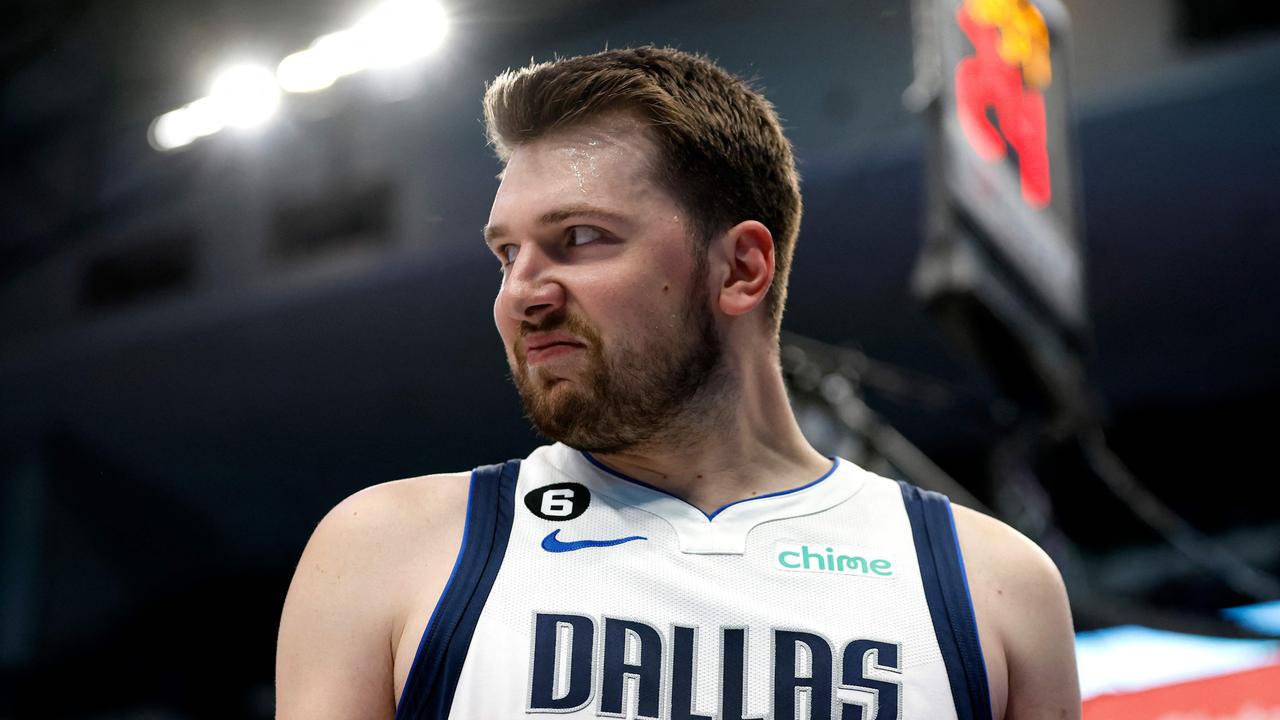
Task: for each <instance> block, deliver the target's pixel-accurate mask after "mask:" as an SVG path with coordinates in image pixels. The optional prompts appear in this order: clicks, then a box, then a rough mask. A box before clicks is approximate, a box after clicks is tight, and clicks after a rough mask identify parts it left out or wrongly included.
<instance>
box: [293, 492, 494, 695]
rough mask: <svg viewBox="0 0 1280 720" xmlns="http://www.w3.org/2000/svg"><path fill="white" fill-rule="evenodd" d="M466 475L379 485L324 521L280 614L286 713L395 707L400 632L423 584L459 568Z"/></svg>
mask: <svg viewBox="0 0 1280 720" xmlns="http://www.w3.org/2000/svg"><path fill="white" fill-rule="evenodd" d="M468 477H469V476H468V475H467V474H466V473H449V474H441V475H427V476H422V477H416V478H407V479H404V480H396V481H393V482H388V483H382V484H379V485H374V486H372V487H369V488H365V489H364V490H361V491H359V492H357V493H354V494H352V495H351V496H350V497H348V498H346V499H345V500H343V501H342V502H340V503H338V504H337V505H336V506H334V508H333V509H332V510H330V511H329V513H328V514H326V515H325V517H324V518H323V519H322V520H321V521H320V523H319V524H318V525H317V527H316V529H315V531H314V532H313V533H312V535H311V539H310V540H309V541H308V543H307V546H306V548H305V549H304V550H303V553H302V557H301V559H300V560H299V561H298V567H297V569H296V571H295V573H294V576H293V581H292V583H291V584H290V586H289V593H288V596H287V597H286V599H285V604H284V610H283V613H282V615H281V620H280V634H279V638H278V646H277V654H276V694H277V712H278V717H280V718H291V717H298V718H302V717H306V718H329V717H333V718H338V717H343V718H390V717H392V716H393V715H394V712H395V693H394V685H395V683H394V680H393V666H394V656H393V653H394V647H395V640H396V638H397V636H398V632H399V630H400V628H401V627H402V626H403V624H404V617H405V614H406V613H407V612H408V608H409V607H410V606H412V605H413V604H414V603H415V602H416V601H417V598H418V596H419V594H420V593H421V592H422V591H423V590H422V589H423V587H424V586H427V587H428V588H429V587H430V586H432V585H433V584H434V581H435V577H436V576H437V575H440V574H441V573H442V572H443V573H444V574H445V575H446V577H447V573H448V572H449V569H450V567H451V566H452V562H453V554H456V547H457V545H458V543H459V542H460V536H461V532H462V526H463V523H464V521H465V512H466V502H467V491H468V485H469V483H468V482H467V478H468ZM455 536H457V537H455ZM450 543H451V544H452V545H453V547H454V551H453V554H450V555H449V556H448V557H447V558H441V557H440V556H437V555H435V554H431V553H422V552H421V548H423V547H432V546H448V545H449V544H450ZM441 568H443V569H441ZM443 582H444V581H443V580H441V581H440V584H441V585H443ZM437 592H438V589H437Z"/></svg>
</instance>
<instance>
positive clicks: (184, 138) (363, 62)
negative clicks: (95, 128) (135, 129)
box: [147, 0, 449, 151]
mask: <svg viewBox="0 0 1280 720" xmlns="http://www.w3.org/2000/svg"><path fill="white" fill-rule="evenodd" d="M448 31H449V18H448V15H447V14H446V13H445V11H444V8H443V7H442V6H441V5H440V4H439V3H438V2H435V0H387V1H386V2H384V3H383V4H381V5H378V6H376V7H374V8H373V9H372V10H371V11H369V12H368V13H367V14H366V15H364V16H363V17H362V18H361V19H360V20H359V21H358V22H356V23H355V24H354V25H353V26H352V27H350V28H348V29H346V30H339V31H337V32H333V33H329V34H327V35H322V36H321V37H318V38H316V39H315V40H314V41H313V42H312V43H311V45H310V46H309V47H307V48H306V49H304V50H300V51H298V52H295V53H293V54H291V55H288V56H287V57H285V58H284V59H283V60H281V61H280V63H279V64H278V65H277V67H276V70H275V72H274V73H272V72H271V71H270V70H268V69H267V68H264V67H261V66H256V65H236V66H232V67H230V68H227V69H226V70H224V71H222V72H221V73H219V75H218V76H217V78H216V79H215V80H214V82H213V86H212V88H211V91H210V93H209V95H208V96H207V97H203V98H200V99H199V100H196V101H194V102H191V103H188V104H187V105H185V106H183V107H181V108H178V109H177V110H172V111H170V112H167V113H165V114H163V115H161V116H160V117H157V118H156V119H155V120H153V121H152V123H151V127H150V129H149V130H148V132H147V135H148V139H149V140H150V142H151V145H152V147H155V148H156V149H157V150H164V151H168V150H176V149H178V148H181V147H184V146H186V145H189V144H191V143H192V142H194V141H195V140H197V139H199V138H201V137H204V136H206V135H212V134H214V133H216V132H219V131H220V130H222V129H223V128H227V127H233V128H252V127H256V126H258V125H261V124H262V123H264V122H266V121H267V120H268V119H270V118H271V116H272V115H274V114H275V112H276V110H277V109H278V108H279V105H280V101H281V91H284V92H286V93H291V94H292V93H311V92H318V91H321V90H324V89H326V88H329V87H330V86H332V85H333V84H334V83H335V82H337V80H338V79H340V78H342V77H345V76H347V75H353V74H355V73H358V72H362V71H365V70H376V69H384V68H393V67H397V66H402V65H406V64H408V63H412V62H414V61H416V60H420V59H422V58H424V57H426V56H427V55H429V54H431V53H432V52H434V51H435V50H436V49H438V48H439V47H440V45H441V44H443V42H444V39H445V37H446V36H447V35H448Z"/></svg>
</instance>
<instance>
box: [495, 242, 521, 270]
mask: <svg viewBox="0 0 1280 720" xmlns="http://www.w3.org/2000/svg"><path fill="white" fill-rule="evenodd" d="M497 252H498V260H500V261H501V262H502V266H503V267H507V266H508V265H510V264H511V263H514V262H515V261H516V255H517V254H518V253H519V252H520V247H519V246H517V245H511V244H507V245H501V246H499V247H498V250H497Z"/></svg>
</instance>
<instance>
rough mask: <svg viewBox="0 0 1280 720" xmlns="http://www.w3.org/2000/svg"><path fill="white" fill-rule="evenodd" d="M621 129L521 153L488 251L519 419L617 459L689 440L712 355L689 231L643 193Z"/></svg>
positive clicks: (642, 157)
mask: <svg viewBox="0 0 1280 720" xmlns="http://www.w3.org/2000/svg"><path fill="white" fill-rule="evenodd" d="M655 152H656V149H655V147H654V145H653V143H652V141H651V140H649V138H648V137H647V135H646V134H645V132H644V130H643V128H642V127H640V126H639V125H638V123H637V122H636V121H635V120H634V119H632V118H630V117H629V116H615V117H612V118H606V119H603V120H600V121H597V122H594V123H591V124H588V125H585V126H582V127H579V128H573V129H570V130H566V131H562V132H558V133H555V134H552V135H549V136H547V137H543V138H539V139H538V140H536V141H534V142H531V143H528V144H526V145H524V146H521V147H520V148H518V149H517V150H516V151H515V152H514V153H513V154H512V156H511V158H510V160H509V162H508V163H507V167H506V170H505V172H504V174H503V179H502V185H501V186H500V187H499V189H498V193H497V196H496V197H495V198H494V202H493V209H492V211H491V213H490V216H489V224H488V226H487V227H486V228H485V234H486V241H487V242H488V244H489V246H490V249H491V250H492V251H493V252H494V254H495V255H496V256H497V257H498V259H499V262H501V263H502V286H501V288H500V289H499V291H498V297H497V300H496V301H495V303H494V321H495V323H496V324H497V326H498V332H499V334H500V335H501V336H502V340H503V343H504V345H505V346H506V351H507V362H508V364H509V365H510V367H511V376H512V378H513V380H514V382H515V385H516V388H517V389H518V390H519V392H520V397H521V400H522V401H523V403H524V407H525V412H526V414H527V415H528V416H529V419H530V420H531V421H532V422H533V423H534V425H535V426H536V427H537V428H538V430H539V431H541V432H542V433H543V434H544V435H546V436H547V437H550V438H552V439H553V440H558V441H561V442H564V443H565V444H567V445H570V446H572V447H575V448H578V449H581V450H588V451H594V452H619V451H622V450H627V449H630V448H634V447H637V446H640V445H643V444H646V443H653V442H663V441H670V440H671V439H673V438H676V437H679V436H682V435H685V434H687V432H686V431H687V430H688V429H689V428H690V427H692V426H694V424H695V423H694V421H695V420H696V417H697V416H698V415H700V412H699V408H700V407H701V406H703V405H705V404H706V400H707V398H708V397H709V396H710V395H713V394H714V392H713V390H714V388H715V387H717V386H718V385H719V383H718V382H717V378H718V377H719V375H720V372H719V370H720V369H721V362H720V360H721V349H720V342H719V336H718V333H717V330H716V323H715V318H714V315H713V313H712V310H711V302H712V297H711V295H710V294H709V292H708V283H707V278H706V267H705V266H706V264H705V262H700V261H699V259H698V258H697V257H695V255H696V253H694V252H693V243H692V237H693V235H692V232H693V225H692V223H691V222H690V219H689V218H688V217H687V216H686V214H685V212H684V211H683V210H682V209H681V208H680V206H679V205H678V203H676V202H675V201H674V200H673V199H672V198H671V197H670V196H669V195H668V194H667V193H666V192H665V191H664V190H662V189H661V188H659V187H658V185H657V184H656V183H655V182H654V181H653V180H652V179H651V177H650V170H649V164H648V158H651V157H653V155H654V153H655Z"/></svg>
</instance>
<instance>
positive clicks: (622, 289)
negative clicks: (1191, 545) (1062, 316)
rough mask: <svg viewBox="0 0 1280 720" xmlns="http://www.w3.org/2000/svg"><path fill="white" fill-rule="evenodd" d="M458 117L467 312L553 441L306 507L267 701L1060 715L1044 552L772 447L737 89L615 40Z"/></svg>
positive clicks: (1058, 629) (794, 207)
mask: <svg viewBox="0 0 1280 720" xmlns="http://www.w3.org/2000/svg"><path fill="white" fill-rule="evenodd" d="M485 115H486V119H487V123H488V130H489V135H490V138H491V140H492V142H493V144H494V145H495V147H496V148H497V152H498V155H499V157H500V158H501V159H502V161H503V163H504V165H505V170H504V172H503V175H502V182H501V185H500V187H499V188H498V191H497V195H496V197H495V198H494V202H493V208H492V212H491V214H490V217H489V223H488V225H487V226H486V227H485V241H486V242H487V244H488V247H489V249H490V250H491V251H492V253H493V255H494V256H495V257H496V258H497V260H498V262H499V263H500V264H501V268H502V284H501V287H500V288H499V290H498V296H497V300H496V301H495V303H494V321H495V323H496V324H497V327H498V333H499V334H500V335H501V337H502V341H503V343H504V345H505V347H506V353H507V360H508V362H509V363H510V366H511V374H512V377H513V378H514V380H515V384H516V386H517V388H518V390H519V392H520V396H521V398H522V400H523V402H524V405H525V409H526V411H527V413H528V415H529V417H530V419H531V420H532V421H533V422H534V423H535V424H536V426H537V427H538V429H539V430H540V431H541V432H542V433H543V434H545V435H546V436H547V437H549V438H551V439H552V440H553V441H555V444H553V445H550V446H546V447H542V448H539V449H537V450H535V451H534V452H533V453H532V454H531V455H530V456H529V457H527V458H525V459H524V460H523V461H511V462H508V463H504V464H501V465H495V466H489V467H484V468H480V469H478V470H476V471H474V472H472V473H457V474H444V475H432V476H426V477H421V478H413V479H408V480H401V481H398V482H391V483H386V484H383V485H378V486H375V487H372V488H368V489H366V490H364V491H361V492H359V493H356V494H355V495H353V496H351V497H350V498H348V499H346V500H344V501H343V502H342V503H340V504H339V505H338V506H337V507H336V508H334V509H333V511H332V512H330V513H329V514H328V516H326V517H325V518H324V520H323V521H321V523H320V525H319V527H318V528H317V529H316V531H315V534H314V535H313V537H312V538H311V541H310V543H309V544H308V545H307V548H306V550H305V551H304V553H303V555H302V559H301V561H300V562H299V565H298V569H297V573H296V575H295V576H294V579H293V583H292V585H291V587H290V590H289V595H288V599H287V600H286V602H285V607H284V614H283V618H282V621H281V627H280V637H279V649H278V657H277V693H278V695H277V712H278V717H280V718H282V719H284V720H324V719H328V718H333V719H334V720H337V719H338V718H342V719H343V720H353V719H359V718H369V719H375V718H376V719H379V720H389V719H390V718H393V717H394V718H403V719H405V720H410V719H412V720H419V719H424V720H425V719H427V718H431V719H443V718H455V719H456V718H474V719H477V720H512V719H514V718H522V717H528V718H566V717H571V718H597V717H616V718H664V719H679V720H711V719H713V718H714V719H715V720H748V719H753V718H757V719H764V718H768V719H770V720H795V718H804V719H805V720H814V719H817V718H821V719H822V720H833V719H837V718H838V719H839V720H859V719H860V720H898V719H900V718H906V719H909V720H946V719H948V718H961V719H982V720H985V719H986V718H1017V719H1018V720H1031V719H1038V718H1044V719H1045V720H1048V719H1050V718H1052V719H1054V720H1060V719H1061V718H1078V717H1079V716H1080V698H1079V690H1078V685H1077V678H1076V669H1075V662H1074V653H1073V644H1072V643H1073V635H1072V625H1071V617H1070V613H1069V610H1068V605H1067V598H1066V594H1065V591H1064V588H1063V584H1062V581H1061V578H1060V576H1059V574H1058V572H1057V570H1056V569H1055V568H1054V566H1053V564H1052V563H1051V561H1050V560H1049V559H1048V558H1047V557H1046V555H1045V554H1044V553H1043V552H1041V551H1040V550H1039V549H1038V548H1037V547H1036V546H1035V545H1033V544H1032V543H1031V542H1029V541H1028V540H1027V539H1026V538H1024V537H1022V536H1021V535H1019V534H1018V533H1017V532H1015V531H1013V530H1011V529H1010V528H1009V527H1007V526H1005V525H1004V524H1002V523H1000V522H999V521H997V520H994V519H992V518H989V517H986V516H983V515H980V514H978V513H976V512H973V511H971V510H967V509H964V508H961V507H953V506H950V505H949V503H948V502H947V501H946V499H945V498H943V497H942V496H940V495H936V494H933V493H926V492H922V491H920V490H918V489H916V488H914V487H912V486H910V485H906V484H900V483H897V482H893V481H890V480H887V479H885V478H881V477H879V476H876V475H873V474H871V473H869V472H867V471H865V470H862V469H861V468H859V467H857V466H855V465H854V464H853V463H850V462H848V461H846V460H842V459H838V458H827V457H823V456H822V455H821V454H819V453H818V452H816V451H815V450H814V449H813V448H812V447H811V446H810V445H809V444H808V443H807V442H806V441H805V439H804V437H802V436H801V433H800V430H799V428H798V426H797V424H796V420H795V418H794V417H793V415H792V412H791V409H790V406H789V405H788V402H787V395H786V392H785V389H784V386H783V381H782V377H781V373H780V370H779V358H778V328H779V322H780V319H781V316H782V309H783V303H784V300H785V296H786V286H787V271H788V268H789V266H790V264H791V256H792V251H793V249H794V246H795V241H796V234H797V229H798V227H799V221H800V195H799V190H798V178H797V175H796V170H795V165H794V161H793V159H792V154H791V147H790V144H789V143H788V141H787V140H786V138H785V137H784V136H783V133H782V131H781V129H780V126H779V123H778V119H777V117H776V115H775V114H774V111H773V109H772V107H771V106H770V105H769V103H768V102H767V101H766V100H765V99H764V98H763V97H761V96H760V95H759V94H757V93H755V92H754V91H752V90H751V89H749V88H748V87H747V86H746V85H745V84H744V83H742V82H741V81H739V80H738V79H736V78H734V77H733V76H731V75H729V74H728V73H726V72H725V71H724V70H722V69H720V68H719V67H717V66H716V65H714V64H712V63H711V62H709V61H707V60H705V59H702V58H699V57H695V56H692V55H688V54H685V53H681V52H678V51H674V50H667V49H654V48H638V49H624V50H610V51H607V52H604V53H600V54H597V55H592V56H587V57H578V58H571V59H564V60H558V61H555V62H552V63H547V64H541V65H533V66H530V67H528V68H524V69H522V70H519V71H516V72H508V73H504V74H503V75H501V76H499V77H498V78H497V79H496V80H495V81H494V82H493V83H492V84H491V86H490V87H489V89H488V92H487V93H486V96H485ZM851 209H852V210H854V211H855V212H856V208H851ZM849 221H850V222H849V225H850V235H851V236H855V237H856V234H857V218H856V216H851V217H850V218H849ZM849 271H850V278H851V279H854V278H856V277H857V274H858V269H857V268H850V269H849ZM847 311H848V312H874V311H875V310H874V308H850V309H848V310H847Z"/></svg>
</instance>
